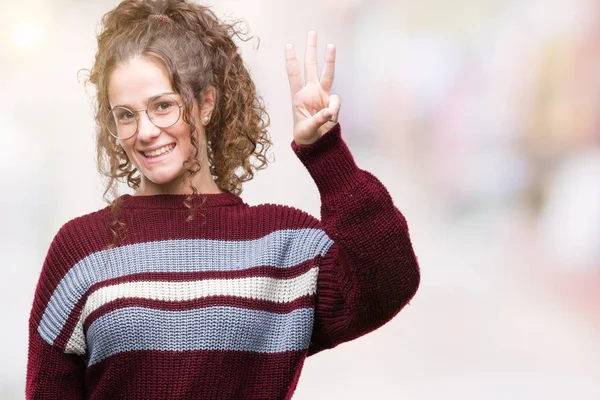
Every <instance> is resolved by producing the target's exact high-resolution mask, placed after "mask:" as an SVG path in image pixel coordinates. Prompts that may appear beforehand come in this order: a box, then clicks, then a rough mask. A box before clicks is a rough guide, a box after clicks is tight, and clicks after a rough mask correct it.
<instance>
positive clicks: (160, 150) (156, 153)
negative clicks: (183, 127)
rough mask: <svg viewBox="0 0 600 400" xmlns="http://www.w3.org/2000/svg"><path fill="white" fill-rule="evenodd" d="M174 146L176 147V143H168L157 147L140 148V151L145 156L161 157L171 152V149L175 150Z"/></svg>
mask: <svg viewBox="0 0 600 400" xmlns="http://www.w3.org/2000/svg"><path fill="white" fill-rule="evenodd" d="M174 148H175V143H170V144H167V145H163V146H159V147H155V148H153V149H148V150H140V153H141V154H142V155H143V156H144V157H145V158H155V157H160V156H161V155H163V154H168V153H170V152H171V151H173V149H174Z"/></svg>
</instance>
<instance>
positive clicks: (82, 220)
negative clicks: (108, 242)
mask: <svg viewBox="0 0 600 400" xmlns="http://www.w3.org/2000/svg"><path fill="white" fill-rule="evenodd" d="M110 217H111V211H110V206H106V207H104V208H102V209H100V210H96V211H93V212H90V213H87V214H84V215H80V216H77V217H74V218H72V219H70V220H68V221H66V222H65V223H63V224H62V226H61V227H60V228H59V229H58V231H57V232H56V234H55V235H54V237H53V239H52V242H51V244H50V248H49V254H51V253H59V254H60V255H61V256H63V257H66V258H69V259H71V258H73V259H77V258H83V257H85V256H86V255H88V254H90V253H91V252H94V251H98V250H100V249H101V248H102V247H103V246H104V245H105V244H104V243H103V242H105V238H107V237H108V235H109V234H110V227H109V224H110Z"/></svg>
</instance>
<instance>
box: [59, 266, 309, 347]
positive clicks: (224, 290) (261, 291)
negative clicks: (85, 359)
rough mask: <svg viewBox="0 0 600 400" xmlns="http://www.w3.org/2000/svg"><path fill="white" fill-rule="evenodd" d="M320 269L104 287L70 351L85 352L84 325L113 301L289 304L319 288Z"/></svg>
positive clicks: (73, 338)
mask: <svg viewBox="0 0 600 400" xmlns="http://www.w3.org/2000/svg"><path fill="white" fill-rule="evenodd" d="M317 273H318V268H317V267H314V268H311V269H310V270H309V271H307V272H305V273H304V274H302V275H300V276H297V277H295V278H291V279H276V278H271V277H264V276H259V277H247V278H234V279H204V280H198V281H184V282H168V281H166V282H161V281H136V282H123V283H119V284H116V285H111V286H106V287H101V288H99V289H98V290H96V291H94V292H93V293H91V294H90V295H89V296H88V298H87V301H86V303H85V305H84V307H83V310H82V312H81V316H80V318H79V320H78V321H77V326H76V327H75V329H74V331H73V333H72V334H71V337H70V338H69V341H68V343H67V346H66V349H65V350H66V352H67V353H75V354H84V353H85V350H86V345H85V338H84V336H83V324H84V322H85V320H86V319H87V318H88V317H89V316H90V314H91V313H93V312H94V311H96V310H97V309H98V308H100V307H102V306H103V305H104V304H107V303H109V302H111V301H113V300H116V299H121V298H142V299H150V300H164V301H185V300H194V299H199V298H202V297H209V296H235V297H243V298H249V299H255V300H266V301H273V302H277V303H289V302H292V301H294V300H296V299H298V298H300V297H302V296H306V295H313V294H314V293H315V291H316V282H317Z"/></svg>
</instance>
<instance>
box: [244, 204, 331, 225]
mask: <svg viewBox="0 0 600 400" xmlns="http://www.w3.org/2000/svg"><path fill="white" fill-rule="evenodd" d="M248 210H249V211H250V212H252V213H256V214H258V215H262V216H263V217H264V218H265V219H266V220H269V221H272V222H274V223H275V222H276V223H278V224H279V225H281V226H282V227H287V228H289V229H292V228H316V229H320V227H321V223H320V221H319V220H318V219H317V218H316V217H314V216H313V215H311V214H309V213H307V212H306V211H304V210H301V209H299V208H296V207H293V206H289V205H284V204H275V203H263V204H258V205H255V206H250V207H249V208H248Z"/></svg>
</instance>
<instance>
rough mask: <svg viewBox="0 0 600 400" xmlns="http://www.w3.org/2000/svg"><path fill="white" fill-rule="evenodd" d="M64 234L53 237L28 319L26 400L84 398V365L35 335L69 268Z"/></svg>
mask: <svg viewBox="0 0 600 400" xmlns="http://www.w3.org/2000/svg"><path fill="white" fill-rule="evenodd" d="M63 233H64V231H63V230H62V229H61V231H59V232H58V234H57V235H56V236H55V238H54V240H53V241H52V244H51V245H50V249H49V250H48V254H47V255H46V259H45V260H44V265H43V267H42V271H41V274H40V278H39V280H38V283H37V287H36V290H35V296H34V301H33V306H32V309H31V314H30V317H29V349H28V357H27V376H26V386H25V395H26V398H27V399H44V400H46V399H57V400H58V399H60V400H72V399H83V398H84V379H85V371H86V364H85V361H84V360H83V358H81V357H80V356H78V355H75V354H67V353H64V352H63V350H62V349H60V348H59V347H57V346H56V345H54V344H53V343H48V342H47V341H46V340H45V339H44V338H43V337H42V336H41V335H40V332H39V331H38V328H39V324H40V321H41V319H42V315H43V314H44V311H45V309H46V305H47V304H48V301H49V300H50V296H51V295H52V292H53V290H54V288H55V287H56V285H57V284H58V282H60V280H61V279H62V277H63V276H64V274H65V272H66V269H68V267H69V261H68V259H69V257H68V256H67V254H68V253H67V252H66V246H65V240H64V239H63V236H64V234H63Z"/></svg>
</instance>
